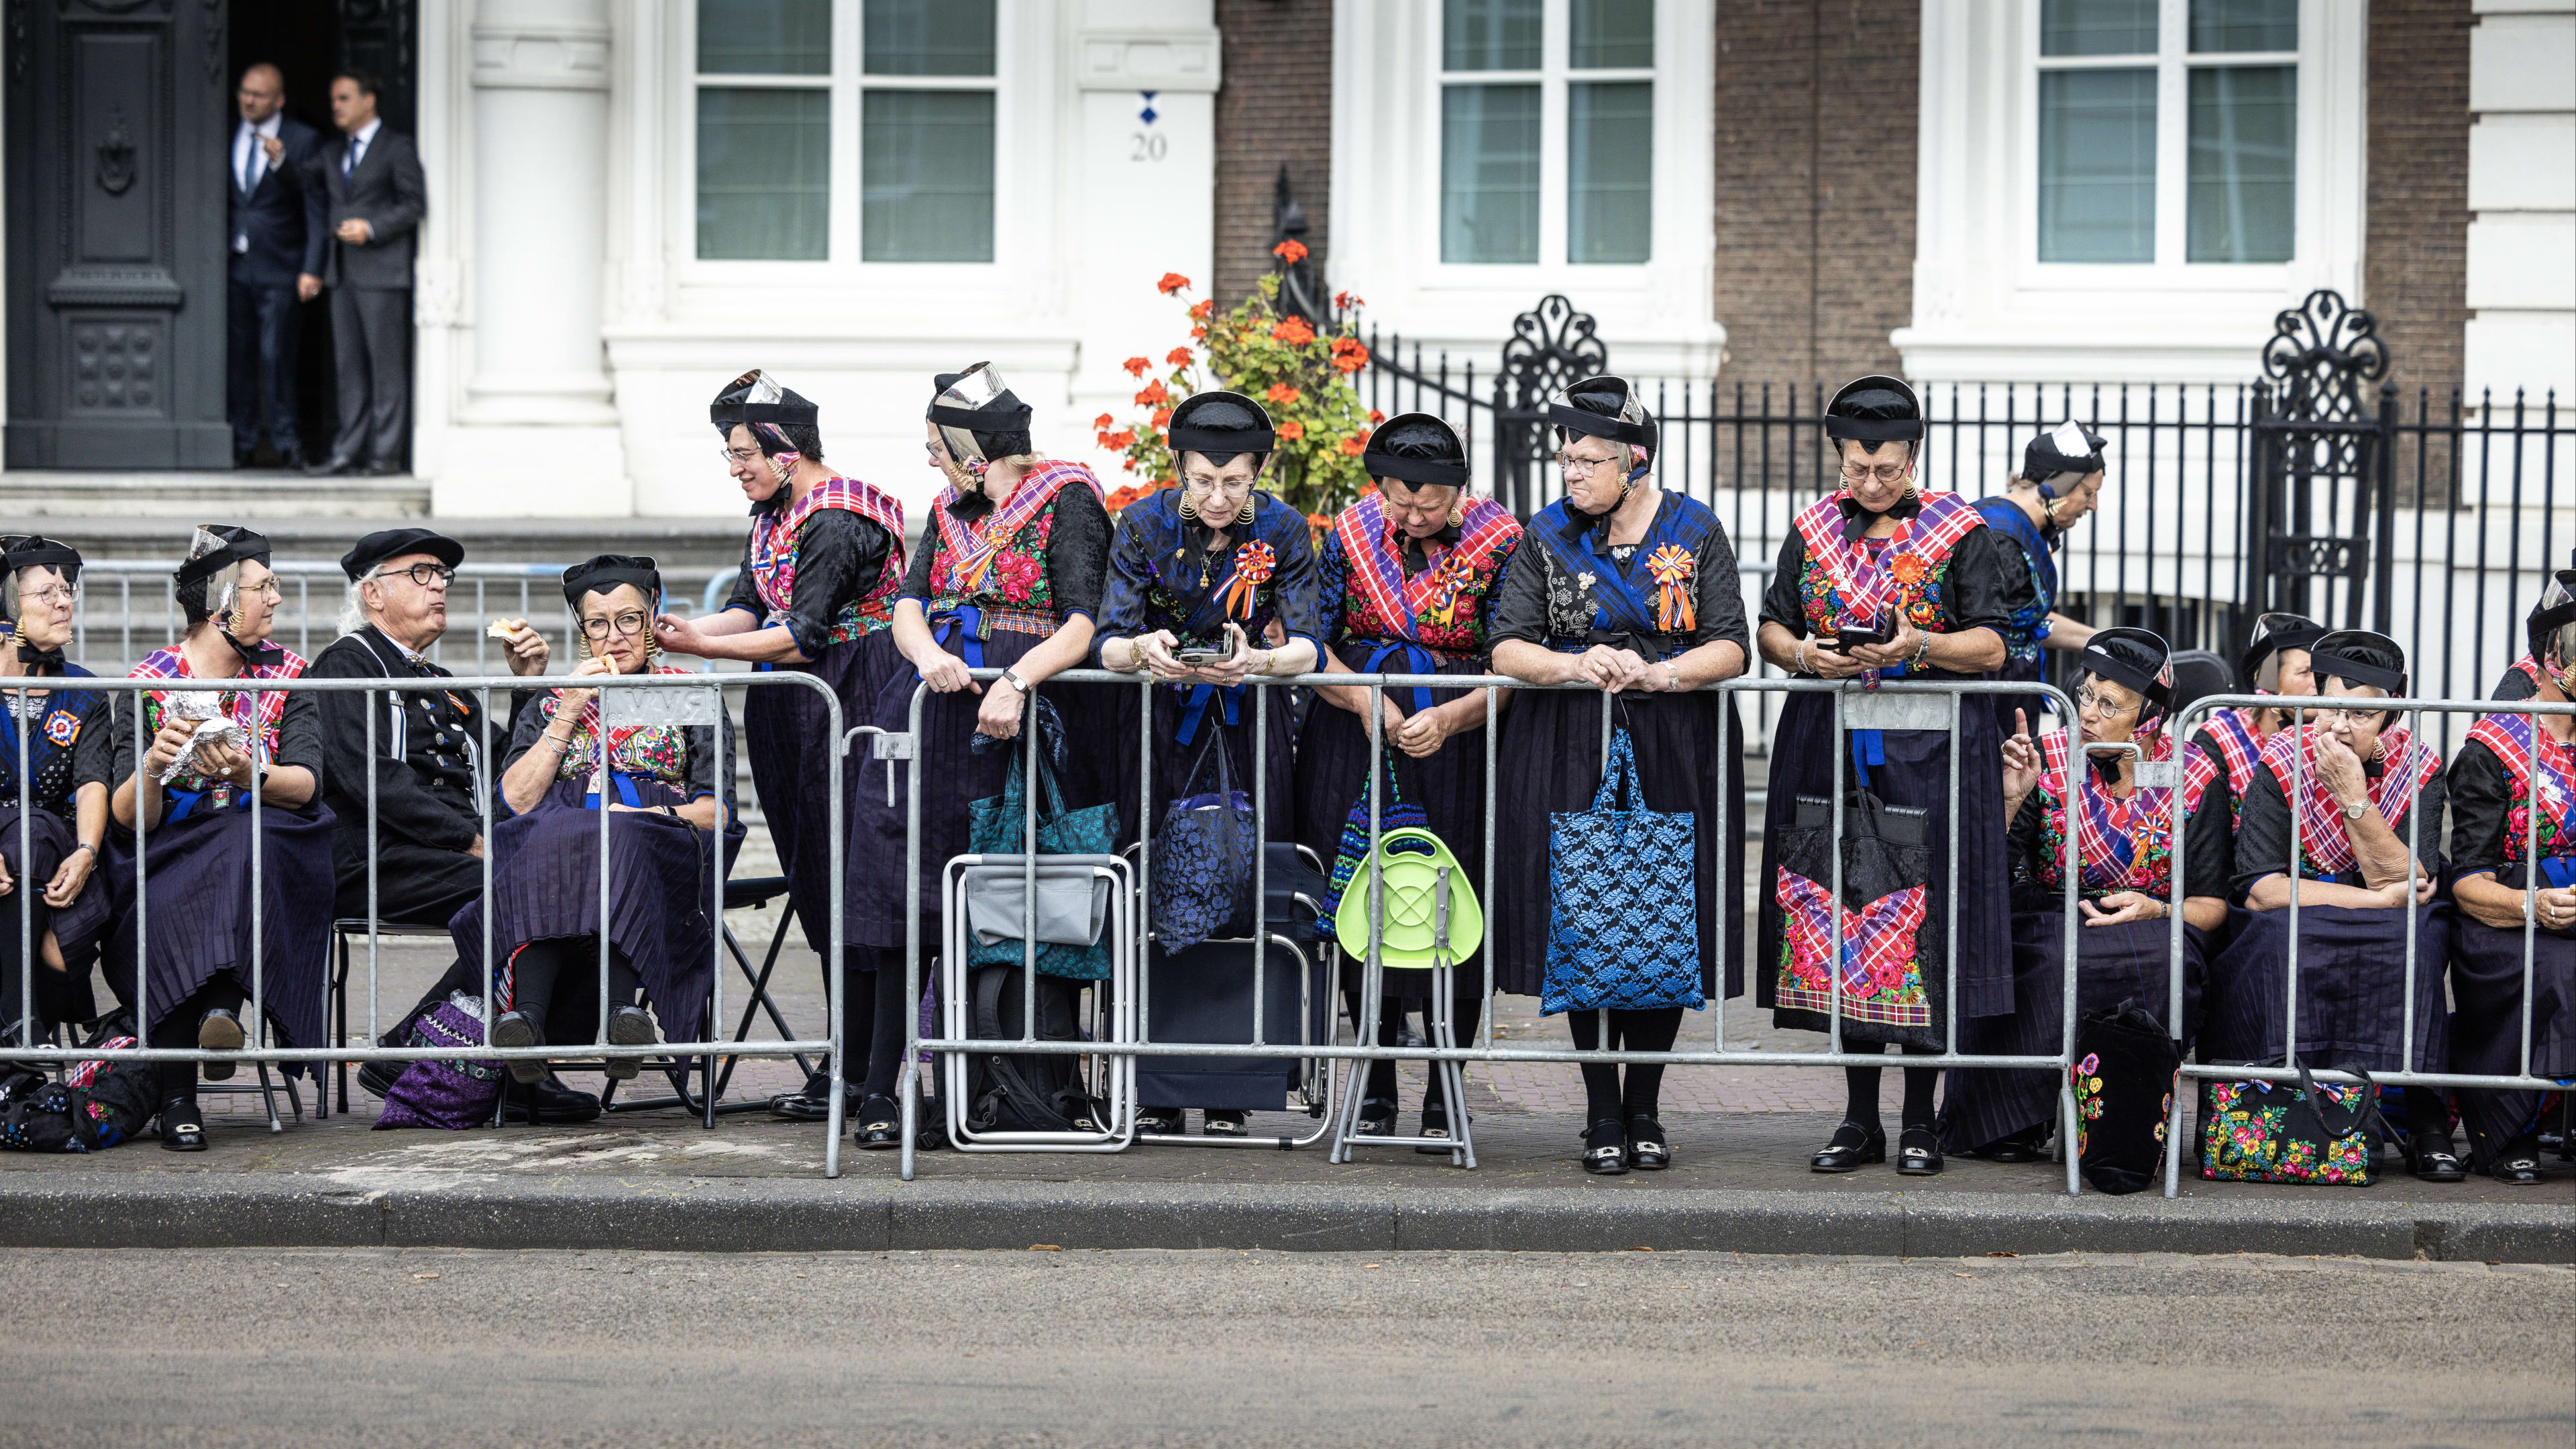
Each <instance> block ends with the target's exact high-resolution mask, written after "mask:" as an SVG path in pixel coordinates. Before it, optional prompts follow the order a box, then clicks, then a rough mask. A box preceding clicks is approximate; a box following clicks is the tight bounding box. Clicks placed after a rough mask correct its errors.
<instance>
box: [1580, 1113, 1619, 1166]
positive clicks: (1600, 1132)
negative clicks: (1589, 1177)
mask: <svg viewBox="0 0 2576 1449" xmlns="http://www.w3.org/2000/svg"><path fill="white" fill-rule="evenodd" d="M1583 1170H1584V1171H1586V1172H1589V1173H1591V1174H1593V1175H1594V1176H1596V1177H1619V1176H1622V1175H1624V1174H1625V1173H1626V1172H1627V1171H1628V1129H1627V1128H1625V1127H1623V1126H1621V1125H1620V1124H1619V1119H1618V1118H1616V1117H1604V1118H1602V1119H1601V1120H1600V1121H1598V1122H1595V1123H1593V1124H1592V1130H1591V1131H1589V1132H1586V1133H1584V1134H1583Z"/></svg>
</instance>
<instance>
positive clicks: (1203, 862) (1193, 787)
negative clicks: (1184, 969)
mask: <svg viewBox="0 0 2576 1449" xmlns="http://www.w3.org/2000/svg"><path fill="white" fill-rule="evenodd" d="M1211 761H1213V763H1214V766H1215V770H1214V774H1215V779H1214V781H1213V783H1214V785H1215V786H1216V788H1215V789H1214V790H1210V791H1205V792H1202V790H1201V786H1202V785H1203V784H1205V783H1208V775H1209V773H1210V771H1209V765H1210V763H1211ZM1260 840H1261V823H1260V821H1259V819H1258V818H1257V817H1256V816H1255V815H1254V814H1253V810H1252V797H1251V796H1249V795H1246V794H1245V793H1243V792H1242V791H1241V790H1238V789H1236V788H1235V786H1234V763H1233V760H1232V758H1231V756H1230V755H1229V753H1228V751H1227V750H1226V748H1225V731H1224V729H1223V728H1222V727H1221V726H1214V727H1211V728H1210V729H1209V730H1208V731H1207V735H1206V737H1205V739H1204V740H1203V741H1202V742H1201V743H1200V745H1199V757H1198V761H1197V763H1196V764H1193V765H1192V766H1191V767H1190V776H1189V783H1188V785H1187V786H1186V787H1185V790H1184V793H1183V794H1182V796H1181V798H1179V799H1177V800H1174V801H1173V802H1172V804H1171V808H1170V809H1168V810H1165V811H1164V812H1163V828H1162V830H1161V831H1160V832H1159V833H1157V834H1156V835H1155V836H1154V859H1153V864H1152V886H1151V888H1150V890H1149V891H1148V893H1147V905H1148V908H1149V909H1150V911H1151V912H1152V916H1153V927H1154V939H1155V941H1156V942H1157V943H1158V944H1160V945H1161V946H1162V948H1163V949H1164V950H1166V951H1186V950H1188V949H1189V948H1191V947H1192V946H1195V945H1197V944H1198V943H1200V942H1201V941H1205V940H1207V939H1209V938H1211V937H1214V936H1221V935H1228V934H1241V933H1242V932H1243V931H1245V930H1248V929H1250V927H1251V924H1252V853H1253V852H1254V851H1255V850H1258V849H1259V848H1260Z"/></svg>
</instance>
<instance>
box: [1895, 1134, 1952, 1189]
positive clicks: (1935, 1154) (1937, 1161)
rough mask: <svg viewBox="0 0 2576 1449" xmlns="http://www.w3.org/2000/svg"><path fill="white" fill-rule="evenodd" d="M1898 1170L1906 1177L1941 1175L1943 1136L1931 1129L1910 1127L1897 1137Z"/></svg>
mask: <svg viewBox="0 0 2576 1449" xmlns="http://www.w3.org/2000/svg"><path fill="white" fill-rule="evenodd" d="M1896 1170H1897V1172H1898V1173H1899V1174H1900V1175H1902V1176H1905V1177H1938V1176H1940V1175H1941V1134H1940V1133H1938V1132H1935V1131H1933V1130H1932V1129H1931V1128H1929V1127H1908V1128H1906V1129H1905V1130H1904V1131H1902V1132H1900V1133H1898V1134H1897V1135H1896Z"/></svg>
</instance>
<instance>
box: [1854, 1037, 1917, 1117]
mask: <svg viewBox="0 0 2576 1449" xmlns="http://www.w3.org/2000/svg"><path fill="white" fill-rule="evenodd" d="M1848 1049H1849V1050H1851V1051H1855V1052H1866V1051H1869V1050H1871V1047H1870V1045H1869V1044H1868V1043H1866V1042H1863V1043H1859V1044H1857V1045H1851V1046H1849V1047H1848ZM1878 1049H1879V1050H1882V1051H1884V1050H1885V1047H1884V1046H1883V1045H1882V1046H1881V1047H1879V1048H1878ZM1905 1054H1906V1055H1907V1056H1910V1057H1933V1056H1939V1055H1940V1054H1941V1049H1940V1048H1939V1047H1931V1046H1913V1045H1910V1044H1909V1045H1908V1046H1907V1047H1906V1048H1905ZM1880 1070H1881V1069H1880V1068H1878V1067H1845V1068H1843V1087H1844V1090H1845V1091H1846V1092H1848V1093H1849V1100H1848V1101H1846V1102H1845V1103H1844V1104H1843V1120H1844V1121H1846V1122H1857V1123H1859V1124H1860V1125H1861V1126H1863V1127H1870V1128H1875V1127H1877V1126H1878V1125H1879V1122H1878V1074H1879V1072H1880ZM1940 1084H1941V1069H1940V1068H1939V1067H1907V1068H1906V1069H1905V1106H1904V1107H1903V1108H1902V1109H1901V1116H1900V1118H1899V1121H1900V1122H1901V1123H1902V1125H1904V1126H1906V1127H1929V1126H1931V1125H1932V1111H1933V1108H1932V1093H1933V1091H1934V1090H1935V1089H1936V1088H1938V1087H1939V1086H1940Z"/></svg>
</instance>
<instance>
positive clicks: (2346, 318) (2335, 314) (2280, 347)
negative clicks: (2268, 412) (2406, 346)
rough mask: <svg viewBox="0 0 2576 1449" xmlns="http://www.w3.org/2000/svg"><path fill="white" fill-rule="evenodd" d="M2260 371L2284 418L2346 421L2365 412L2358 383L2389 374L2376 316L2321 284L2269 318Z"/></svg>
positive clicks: (2385, 349)
mask: <svg viewBox="0 0 2576 1449" xmlns="http://www.w3.org/2000/svg"><path fill="white" fill-rule="evenodd" d="M2263 373H2264V375H2265V376H2266V377H2269V378H2271V379H2273V381H2274V383H2275V385H2276V390H2277V392H2278V394H2279V413H2278V415H2279V416H2281V417H2284V418H2298V419H2303V420H2306V419H2313V420H2317V421H2321V422H2344V421H2350V420H2354V419H2359V418H2363V417H2366V416H2368V414H2367V412H2366V411H2365V409H2364V408H2363V407H2362V384H2363V383H2366V382H2377V381H2379V380H2380V379H2381V378H2383V377H2386V376H2387V375H2388V348H2387V345H2386V344H2385V343H2383V342H2381V341H2380V340H2379V319H2378V318H2376V317H2373V316H2372V315H2371V314H2370V313H2368V312H2365V311H2363V310H2362V309H2360V308H2358V307H2355V306H2353V305H2352V304H2351V303H2349V302H2346V301H2345V300H2344V299H2343V294H2342V293H2340V292H2337V291H2335V290H2333V289H2332V288H2328V287H2320V288H2318V289H2317V290H2315V291H2313V292H2310V293H2309V294H2308V299H2307V300H2306V301H2304V302H2301V303H2300V304H2299V305H2298V306H2296V307H2293V308H2291V309H2289V310H2288V311H2285V312H2283V313H2281V314H2280V315H2279V316H2277V317H2275V318H2273V319H2272V338H2271V340H2270V341H2268V342H2266V343H2264V344H2263Z"/></svg>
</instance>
